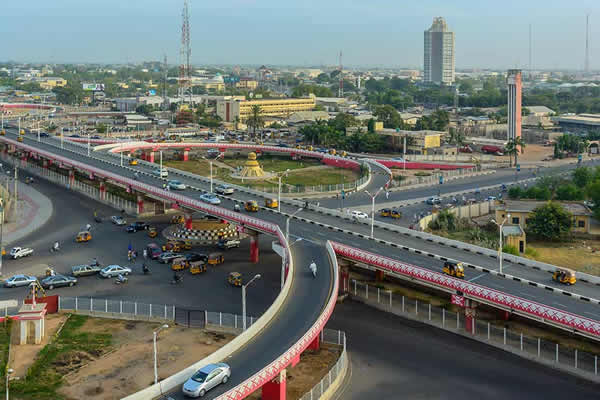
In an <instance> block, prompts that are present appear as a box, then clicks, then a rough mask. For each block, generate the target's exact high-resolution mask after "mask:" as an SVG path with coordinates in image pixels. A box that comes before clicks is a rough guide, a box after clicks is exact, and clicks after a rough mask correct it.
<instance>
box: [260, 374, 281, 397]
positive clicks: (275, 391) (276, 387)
mask: <svg viewBox="0 0 600 400" xmlns="http://www.w3.org/2000/svg"><path fill="white" fill-rule="evenodd" d="M285 396H286V370H285V369H284V370H283V371H281V372H279V375H278V376H277V377H275V378H274V379H273V380H272V381H271V382H267V383H265V384H264V385H263V387H262V395H261V398H262V400H285V398H286V397H285Z"/></svg>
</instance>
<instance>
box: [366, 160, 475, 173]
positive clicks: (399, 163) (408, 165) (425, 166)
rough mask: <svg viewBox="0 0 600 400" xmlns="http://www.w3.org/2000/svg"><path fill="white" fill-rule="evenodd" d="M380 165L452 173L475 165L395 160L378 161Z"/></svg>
mask: <svg viewBox="0 0 600 400" xmlns="http://www.w3.org/2000/svg"><path fill="white" fill-rule="evenodd" d="M377 162H378V163H380V164H382V165H385V166H386V167H388V168H406V169H439V170H443V171H450V170H455V169H471V168H474V166H473V165H453V164H438V163H421V162H408V161H407V162H406V163H405V162H403V161H395V160H377Z"/></svg>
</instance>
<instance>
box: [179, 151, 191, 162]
mask: <svg viewBox="0 0 600 400" xmlns="http://www.w3.org/2000/svg"><path fill="white" fill-rule="evenodd" d="M189 160H190V149H183V153H182V154H181V161H189Z"/></svg>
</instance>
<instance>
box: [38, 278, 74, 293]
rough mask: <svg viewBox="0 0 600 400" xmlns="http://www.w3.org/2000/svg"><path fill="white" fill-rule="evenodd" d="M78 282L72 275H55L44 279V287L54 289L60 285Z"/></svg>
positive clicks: (70, 284) (71, 284)
mask: <svg viewBox="0 0 600 400" xmlns="http://www.w3.org/2000/svg"><path fill="white" fill-rule="evenodd" d="M76 283H77V279H75V278H73V277H72V276H65V275H54V276H49V277H47V278H44V279H42V287H44V288H45V289H50V290H52V289H54V288H55V287H60V286H73V285H75V284H76Z"/></svg>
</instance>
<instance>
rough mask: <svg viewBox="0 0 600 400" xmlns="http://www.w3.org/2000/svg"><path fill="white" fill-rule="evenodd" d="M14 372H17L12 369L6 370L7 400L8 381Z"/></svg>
mask: <svg viewBox="0 0 600 400" xmlns="http://www.w3.org/2000/svg"><path fill="white" fill-rule="evenodd" d="M13 372H15V370H14V369H12V368H9V369H7V370H6V400H8V379H9V377H10V375H11V374H12V373H13Z"/></svg>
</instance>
